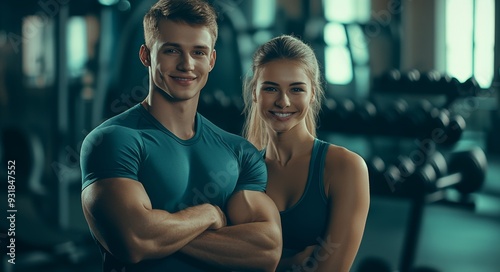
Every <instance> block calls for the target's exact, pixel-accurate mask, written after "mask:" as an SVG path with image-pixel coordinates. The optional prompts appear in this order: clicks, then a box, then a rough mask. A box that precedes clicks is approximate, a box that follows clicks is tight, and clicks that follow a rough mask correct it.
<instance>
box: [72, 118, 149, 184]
mask: <svg viewBox="0 0 500 272" xmlns="http://www.w3.org/2000/svg"><path fill="white" fill-rule="evenodd" d="M140 155H141V138H140V136H139V134H138V133H137V132H136V131H134V130H131V129H129V128H125V127H120V126H110V127H105V128H97V129H95V130H93V131H92V132H91V133H90V134H88V135H87V137H85V139H84V141H83V144H82V148H81V152H80V166H81V171H82V190H83V189H84V188H85V187H87V186H88V185H90V184H92V183H93V182H95V181H96V180H100V179H106V178H118V177H121V178H130V179H133V180H138V178H137V175H138V171H139V164H140Z"/></svg>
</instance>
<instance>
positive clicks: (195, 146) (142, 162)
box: [81, 104, 267, 272]
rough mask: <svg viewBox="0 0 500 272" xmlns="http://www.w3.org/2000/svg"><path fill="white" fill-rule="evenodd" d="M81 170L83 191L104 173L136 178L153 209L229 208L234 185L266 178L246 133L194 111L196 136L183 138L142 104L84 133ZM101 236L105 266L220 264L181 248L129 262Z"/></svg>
mask: <svg viewBox="0 0 500 272" xmlns="http://www.w3.org/2000/svg"><path fill="white" fill-rule="evenodd" d="M81 170H82V190H83V189H85V188H86V187H87V186H88V185H90V184H92V183H93V182H96V181H97V180H101V179H106V178H129V179H133V180H136V181H139V182H141V183H142V185H143V186H144V188H145V190H146V192H147V194H148V196H149V198H150V200H151V203H152V206H153V209H162V210H166V211H168V212H171V213H174V212H177V211H179V210H182V209H185V208H186V207H190V206H195V205H199V204H202V203H212V204H214V205H217V206H219V207H221V208H222V209H224V208H225V205H226V202H227V200H228V199H229V198H230V197H231V195H232V194H233V192H235V191H240V190H253V191H262V192H263V191H265V187H266V181H267V169H266V165H265V163H264V161H263V160H262V157H261V156H260V153H259V152H258V151H257V149H256V148H255V147H254V146H253V145H252V144H251V143H249V142H248V141H246V140H245V139H244V138H242V137H240V136H237V135H234V134H230V133H228V132H226V131H224V130H222V129H220V128H218V127H217V126H215V125H214V124H213V123H211V122H210V121H208V120H207V119H206V118H204V117H203V116H202V115H201V114H199V113H197V114H196V118H195V135H194V136H193V137H192V138H191V139H188V140H182V139H180V138H178V137H177V136H175V135H174V134H173V133H171V132H170V131H169V130H167V129H166V128H165V127H164V126H163V125H162V124H161V123H159V122H158V121H157V120H156V119H155V118H154V117H153V116H152V115H151V114H150V113H149V112H148V111H147V110H146V109H144V107H142V105H140V104H137V105H136V106H134V107H132V108H130V109H129V110H127V111H125V112H124V113H122V114H120V115H117V116H115V117H113V118H111V119H109V120H108V121H106V122H104V123H102V124H101V125H99V126H98V127H97V128H95V129H94V130H93V131H92V132H91V133H90V134H89V135H88V136H87V137H86V138H85V140H84V142H83V145H82V149H81ZM99 182H105V181H99ZM242 212H244V211H242ZM130 220H131V221H132V220H134V218H130ZM96 242H97V240H96ZM97 243H98V245H99V246H100V249H101V252H102V254H103V260H104V264H103V267H104V270H103V271H105V272H108V271H109V272H112V271H117V272H119V271H127V272H128V271H212V270H213V271H221V270H220V269H211V268H209V267H207V265H205V264H201V262H198V261H196V260H195V259H194V258H190V257H188V256H185V255H183V254H181V253H174V254H172V255H170V256H168V257H166V258H163V259H157V260H147V261H143V262H140V263H138V264H134V265H125V264H123V263H120V262H119V261H118V260H116V259H115V258H114V257H113V256H112V255H111V254H110V253H109V252H107V251H106V250H105V249H104V248H103V247H102V246H101V245H100V244H99V242H97ZM123 269H124V270H123Z"/></svg>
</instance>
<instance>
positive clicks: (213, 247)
mask: <svg viewBox="0 0 500 272" xmlns="http://www.w3.org/2000/svg"><path fill="white" fill-rule="evenodd" d="M181 252H183V253H185V254H187V255H190V256H192V257H195V258H197V259H199V260H202V261H205V262H207V263H210V264H214V265H218V266H221V267H223V268H227V269H233V270H242V271H245V270H252V271H274V270H275V268H276V265H277V262H278V260H279V258H280V256H281V232H280V229H279V227H278V226H276V225H274V224H272V223H269V222H252V223H245V224H240V225H233V226H227V227H224V228H221V229H219V230H216V231H205V232H204V233H202V234H201V235H199V236H198V237H196V238H195V239H193V240H192V241H191V242H190V243H188V244H187V245H186V246H184V247H183V248H182V249H181Z"/></svg>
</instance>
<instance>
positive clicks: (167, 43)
mask: <svg viewBox="0 0 500 272" xmlns="http://www.w3.org/2000/svg"><path fill="white" fill-rule="evenodd" d="M166 46H172V47H175V48H182V46H181V45H180V44H178V43H173V42H165V43H163V44H162V45H161V46H160V48H163V47H166ZM194 48H196V49H207V50H209V49H210V47H208V46H206V45H195V46H194Z"/></svg>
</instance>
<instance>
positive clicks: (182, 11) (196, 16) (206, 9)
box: [143, 0, 218, 48]
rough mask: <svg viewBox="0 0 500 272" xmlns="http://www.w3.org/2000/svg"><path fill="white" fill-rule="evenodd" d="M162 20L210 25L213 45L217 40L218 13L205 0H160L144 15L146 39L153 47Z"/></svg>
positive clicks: (149, 46) (194, 24) (149, 45)
mask: <svg viewBox="0 0 500 272" xmlns="http://www.w3.org/2000/svg"><path fill="white" fill-rule="evenodd" d="M161 20H172V21H174V22H183V23H186V24H189V25H193V26H206V27H208V29H209V31H210V34H211V36H212V47H213V46H214V45H215V42H216V41H217V35H218V29H217V28H218V27H217V13H216V12H215V9H214V8H213V7H212V6H211V5H210V4H209V3H208V2H206V1H203V0H159V1H158V2H156V4H154V5H153V6H152V7H151V9H150V10H149V11H148V12H147V13H146V15H145V16H144V21H143V25H144V40H145V43H146V46H147V47H148V48H151V46H152V45H153V43H154V40H155V39H157V38H158V36H159V34H160V33H159V30H158V24H159V22H160V21H161Z"/></svg>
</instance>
